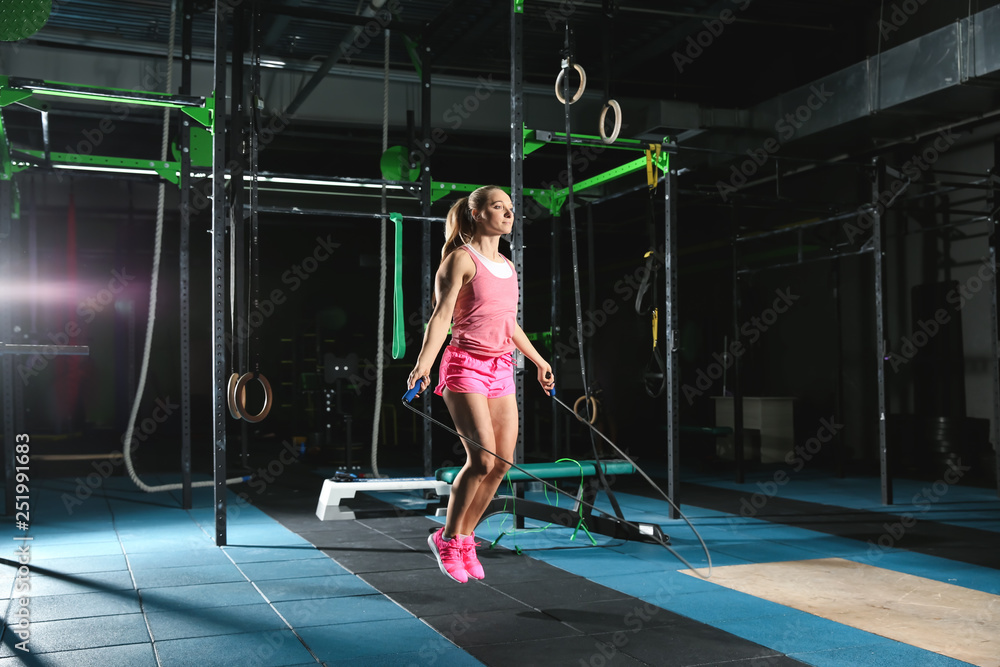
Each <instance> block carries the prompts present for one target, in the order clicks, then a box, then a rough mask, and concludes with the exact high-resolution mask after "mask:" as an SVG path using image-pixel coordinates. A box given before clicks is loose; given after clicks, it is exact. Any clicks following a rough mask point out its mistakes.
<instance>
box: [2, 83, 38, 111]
mask: <svg viewBox="0 0 1000 667" xmlns="http://www.w3.org/2000/svg"><path fill="white" fill-rule="evenodd" d="M9 80H10V77H8V76H0V107H5V106H8V105H10V104H14V103H15V102H20V101H22V100H26V99H28V98H30V97H31V91H30V90H20V89H17V88H11V87H10V84H9V83H8V81H9Z"/></svg>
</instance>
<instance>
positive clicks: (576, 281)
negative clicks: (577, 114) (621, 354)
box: [562, 21, 623, 518]
mask: <svg viewBox="0 0 1000 667" xmlns="http://www.w3.org/2000/svg"><path fill="white" fill-rule="evenodd" d="M562 56H563V59H562V66H563V70H564V71H565V70H566V69H567V68H569V67H571V66H572V63H573V45H572V38H571V31H570V28H569V21H566V38H565V43H564V46H563V53H562ZM562 85H563V96H562V98H563V111H564V114H565V120H566V180H567V181H568V183H567V198H566V208H567V210H569V229H570V240H571V246H572V251H573V252H572V254H573V290H574V295H575V298H576V303H575V305H576V342H577V350H579V353H580V379H581V380H582V381H583V385H582V386H583V391H584V395H585V396H586V397H587V404H586V405H587V413H588V414H587V419H588V420H589V419H590V414H589V413H590V389H589V387H588V384H587V368H586V363H585V361H584V354H583V300H582V298H581V296H580V258H579V253H578V252H577V243H576V208H575V206H574V201H573V135H572V134H571V130H572V127H571V124H570V114H569V105H570V104H571V101H570V98H569V79H568V78H567V77H563V80H562ZM590 446H591V449H592V450H593V454H594V460H595V461H597V462H598V465H597V466H596V468H597V479H598V481H600V483H601V488H603V489H604V491H605V492H606V493H607V494H608V500H610V501H611V507H613V508H614V510H615V514H616V515H617V516H618V518H623V516H622V509H621V507H620V506H619V505H618V499H617V498H616V497H615V494H614V492H612V491H611V485H610V484H608V480H607V479H606V478H605V477H604V471H603V470H601V466H600V461H601V459H600V457H599V456H598V454H597V441H596V440H594V435H593V433H591V434H590Z"/></svg>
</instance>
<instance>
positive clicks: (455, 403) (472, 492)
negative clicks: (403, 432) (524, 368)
mask: <svg viewBox="0 0 1000 667" xmlns="http://www.w3.org/2000/svg"><path fill="white" fill-rule="evenodd" d="M444 402H445V405H447V406H448V412H450V413H451V418H452V421H454V422H455V430H457V431H458V432H459V433H460V434H462V436H464V437H463V439H462V444H463V445H465V451H466V453H467V454H468V458H467V459H466V462H465V465H464V466H462V469H461V470H460V471H459V473H458V475H456V476H455V481H454V482H452V484H451V495H450V496H449V498H448V515H447V517H446V518H445V524H444V536H445V537H454V536H455V535H468V534H469V533H463V532H462V529H464V528H465V527H466V525H467V524H468V523H469V518H468V517H469V512H470V508H471V507H472V506H473V504H474V502H475V501H476V499H477V497H478V494H479V488H480V487H481V486H482V484H483V481H484V480H486V479H487V476H488V475H489V474H490V472H491V470H492V469H493V466H494V462H495V461H496V457H494V456H493V455H491V454H489V453H488V452H484V451H483V450H481V449H480V448H479V447H476V446H475V445H471V444H469V443H467V442H466V441H465V438H466V437H467V438H469V439H471V440H475V441H476V442H478V443H479V444H480V445H482V446H483V447H485V448H486V449H487V450H489V451H490V452H492V451H496V445H495V439H494V433H493V416H492V414H491V410H490V406H489V402H488V399H487V398H486V397H485V396H483V395H482V394H462V393H458V392H453V391H451V390H450V389H445V390H444ZM515 408H516V404H515ZM514 424H515V428H516V427H517V420H516V417H515V421H514ZM515 439H516V436H515ZM508 460H509V459H508ZM501 476H502V475H501ZM491 495H492V494H491ZM479 513H480V514H482V510H480V511H479ZM478 520H479V517H478V515H477V516H476V521H477V522H478ZM474 526H475V524H473V527H474Z"/></svg>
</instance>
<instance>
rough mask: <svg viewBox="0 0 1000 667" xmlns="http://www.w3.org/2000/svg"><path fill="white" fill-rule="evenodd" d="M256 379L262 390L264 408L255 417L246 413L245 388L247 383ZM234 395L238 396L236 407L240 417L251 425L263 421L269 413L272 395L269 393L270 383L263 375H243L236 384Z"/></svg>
mask: <svg viewBox="0 0 1000 667" xmlns="http://www.w3.org/2000/svg"><path fill="white" fill-rule="evenodd" d="M255 378H256V379H257V381H258V382H260V385H261V386H262V387H263V388H264V407H262V408H261V409H260V412H258V413H257V414H256V415H251V414H250V413H248V412H247V411H246V407H247V406H246V401H247V394H246V386H247V382H249V381H250V380H253V379H255ZM236 394H237V395H238V396H239V400H238V401H237V402H236V407H237V408H238V409H239V411H240V417H242V418H243V419H245V420H247V421H248V422H250V423H251V424H256V423H257V422H259V421H261V420H263V419H264V417H266V416H267V413H268V412H270V411H271V403H272V402H273V399H274V395H273V394H272V393H271V383H269V382H268V381H267V378H266V377H264V374H263V373H244V374H243V377H241V378H240V380H239V382H237V383H236Z"/></svg>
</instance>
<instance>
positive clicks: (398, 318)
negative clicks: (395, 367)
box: [389, 213, 406, 359]
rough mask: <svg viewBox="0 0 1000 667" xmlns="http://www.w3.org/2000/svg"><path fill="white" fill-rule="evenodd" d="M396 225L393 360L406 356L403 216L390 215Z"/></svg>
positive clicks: (393, 283) (393, 287) (397, 214)
mask: <svg viewBox="0 0 1000 667" xmlns="http://www.w3.org/2000/svg"><path fill="white" fill-rule="evenodd" d="M389 219H390V220H392V221H393V223H395V275H394V276H393V280H392V358H393V359H402V358H403V357H404V356H406V339H405V336H404V333H405V332H404V331H403V214H402V213H390V214H389Z"/></svg>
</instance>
